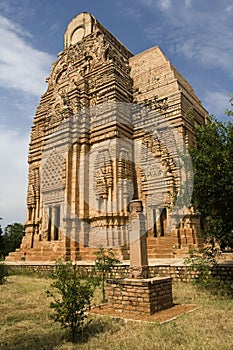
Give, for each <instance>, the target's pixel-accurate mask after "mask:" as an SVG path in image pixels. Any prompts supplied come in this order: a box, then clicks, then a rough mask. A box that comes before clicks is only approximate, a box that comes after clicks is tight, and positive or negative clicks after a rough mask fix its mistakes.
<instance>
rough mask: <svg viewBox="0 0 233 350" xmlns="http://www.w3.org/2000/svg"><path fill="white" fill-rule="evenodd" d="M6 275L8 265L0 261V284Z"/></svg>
mask: <svg viewBox="0 0 233 350" xmlns="http://www.w3.org/2000/svg"><path fill="white" fill-rule="evenodd" d="M7 276H8V267H7V265H6V264H5V263H4V261H0V284H3V283H4V282H5V281H6V278H7Z"/></svg>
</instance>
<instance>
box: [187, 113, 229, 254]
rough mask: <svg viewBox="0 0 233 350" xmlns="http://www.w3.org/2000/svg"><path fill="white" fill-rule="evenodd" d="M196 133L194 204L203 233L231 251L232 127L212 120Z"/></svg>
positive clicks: (193, 151) (210, 239)
mask: <svg viewBox="0 0 233 350" xmlns="http://www.w3.org/2000/svg"><path fill="white" fill-rule="evenodd" d="M229 113H230V112H228V114H229ZM229 115H230V114H229ZM195 132H196V142H195V147H194V148H192V149H191V150H190V153H191V157H192V161H193V167H194V191H193V204H194V206H195V208H196V210H197V211H199V213H200V215H201V227H202V233H203V236H204V237H205V238H206V239H208V240H209V241H210V242H212V243H214V242H216V241H217V242H218V243H219V245H220V247H221V248H222V249H224V248H226V247H230V248H233V215H232V213H233V181H232V179H233V157H232V155H233V124H232V123H231V122H230V121H229V122H225V123H222V122H220V121H217V120H215V119H214V118H212V119H211V121H210V123H208V124H207V125H203V126H200V127H196V128H195Z"/></svg>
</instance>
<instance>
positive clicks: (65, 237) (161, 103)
mask: <svg viewBox="0 0 233 350" xmlns="http://www.w3.org/2000/svg"><path fill="white" fill-rule="evenodd" d="M46 81H47V83H48V88H47V91H46V92H45V93H44V94H43V95H42V97H41V100H40V104H39V106H38V108H37V111H36V114H35V117H34V121H33V126H32V131H31V140H30V147H29V155H28V163H29V172H28V193H27V217H26V222H25V236H24V237H23V240H22V244H21V246H20V248H19V249H18V250H17V251H16V252H14V253H11V254H10V255H9V256H8V257H7V260H11V261H20V260H26V261H54V260H55V259H58V258H61V259H64V260H72V261H78V260H90V259H94V257H95V255H94V254H93V253H94V251H95V250H96V249H97V247H98V246H99V245H103V246H105V247H111V248H116V250H118V253H119V256H120V257H121V258H126V259H127V258H128V257H129V255H128V253H129V230H130V228H129V216H130V215H129V210H128V209H129V208H128V206H129V203H130V201H131V200H133V199H139V200H141V201H142V204H143V207H144V214H143V215H145V218H146V220H145V221H144V224H143V225H144V228H142V229H143V230H145V232H146V237H145V239H144V242H141V244H143V245H144V244H146V243H147V252H148V257H149V258H156V257H171V258H172V257H174V256H182V255H184V254H187V251H188V249H189V247H190V246H194V247H197V246H199V245H200V244H201V243H202V242H201V240H200V239H199V238H198V229H199V219H198V216H197V215H195V213H193V211H192V209H191V208H190V209H189V210H186V212H183V213H181V215H180V214H179V213H178V212H179V210H180V208H178V209H179V210H178V209H177V213H176V215H174V211H175V210H176V206H177V205H176V204H175V203H174V202H175V200H176V198H177V196H178V197H180V198H178V199H179V200H177V201H176V203H182V201H183V198H185V193H184V195H183V194H182V191H183V189H184V187H183V188H182V187H181V184H182V183H183V182H184V176H183V175H182V169H183V168H184V167H183V166H180V165H179V162H181V158H182V159H183V158H184V157H180V146H179V145H180V144H182V145H185V146H189V145H191V144H192V143H193V140H194V135H193V129H192V121H193V120H194V123H195V124H197V125H201V124H203V123H205V122H206V120H207V119H208V113H207V111H206V110H205V109H204V108H203V107H202V105H201V102H200V101H199V99H198V98H197V96H196V95H195V93H194V91H193V89H192V87H191V86H190V85H189V83H188V82H187V81H186V80H185V79H184V78H183V77H182V76H181V74H180V73H179V72H178V71H177V70H176V69H175V68H174V67H173V65H172V64H171V62H170V61H169V60H168V58H167V57H166V56H165V55H164V53H163V52H162V51H161V50H160V48H159V47H157V46H156V47H153V48H151V49H149V50H147V51H145V52H142V53H140V54H138V55H135V56H134V55H133V54H132V53H131V52H130V51H129V50H128V49H127V48H126V47H125V46H124V45H123V44H122V43H121V42H119V41H118V40H117V39H116V38H115V37H114V36H113V35H112V34H111V33H110V32H109V31H108V30H107V29H105V28H104V27H103V26H102V24H100V23H99V22H98V21H97V20H96V19H95V18H94V17H93V16H92V15H90V14H89V13H81V14H79V15H78V16H76V17H75V18H74V19H73V20H72V21H71V22H70V23H69V25H68V27H67V29H66V32H65V36H64V50H63V51H62V52H60V53H59V54H58V60H57V61H56V62H55V63H53V65H52V72H51V74H50V76H49V77H48V78H47V79H46ZM190 115H191V116H192V117H191V118H190ZM185 156H186V155H185ZM187 158H188V157H187ZM187 163H188V162H187ZM188 177H189V176H186V180H185V181H186V183H187V182H188ZM185 188H187V186H186V187H185ZM190 188H191V186H190ZM190 192H191V190H190ZM182 196H183V197H182ZM181 197H182V198H181ZM181 206H183V207H185V206H187V203H186V205H183V204H182V205H181V204H180V207H181ZM172 208H175V209H172ZM132 215H133V214H132ZM140 215H141V214H140ZM179 215H180V219H179V220H178V219H177V218H178V217H179ZM174 220H176V223H175V224H174ZM146 241H147V242H146ZM143 259H144V258H143ZM143 264H144V262H143ZM134 273H135V272H134Z"/></svg>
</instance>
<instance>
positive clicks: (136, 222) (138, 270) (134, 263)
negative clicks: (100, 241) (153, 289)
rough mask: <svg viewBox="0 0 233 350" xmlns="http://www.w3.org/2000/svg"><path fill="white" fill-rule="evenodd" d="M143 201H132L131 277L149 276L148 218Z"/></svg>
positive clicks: (130, 223) (130, 222)
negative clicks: (146, 218) (146, 217)
mask: <svg viewBox="0 0 233 350" xmlns="http://www.w3.org/2000/svg"><path fill="white" fill-rule="evenodd" d="M142 211H143V207H142V201H141V200H138V199H135V200H133V201H131V202H130V215H129V237H130V268H129V277H130V278H148V277H149V269H148V258H147V245H146V220H145V216H144V214H143V212H142Z"/></svg>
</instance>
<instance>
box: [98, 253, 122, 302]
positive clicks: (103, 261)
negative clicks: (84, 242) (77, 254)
mask: <svg viewBox="0 0 233 350" xmlns="http://www.w3.org/2000/svg"><path fill="white" fill-rule="evenodd" d="M95 254H96V260H95V268H96V270H97V271H99V273H100V276H101V284H102V301H103V302H105V301H106V296H105V281H106V278H107V275H108V273H109V272H111V270H112V268H113V266H114V265H115V264H119V263H120V261H119V260H118V259H116V257H115V254H114V252H113V251H112V250H110V249H109V250H107V251H106V250H105V249H104V248H103V247H100V248H99V251H98V252H96V253H95Z"/></svg>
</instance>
